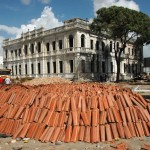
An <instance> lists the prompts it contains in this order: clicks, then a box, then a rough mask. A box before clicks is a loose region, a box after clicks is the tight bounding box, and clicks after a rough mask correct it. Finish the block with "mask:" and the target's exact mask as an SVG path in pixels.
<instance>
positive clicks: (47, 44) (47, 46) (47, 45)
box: [46, 43, 49, 52]
mask: <svg viewBox="0 0 150 150" xmlns="http://www.w3.org/2000/svg"><path fill="white" fill-rule="evenodd" d="M46 49H47V52H49V43H46Z"/></svg>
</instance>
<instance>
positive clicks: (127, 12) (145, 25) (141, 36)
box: [90, 6, 150, 44]
mask: <svg viewBox="0 0 150 150" xmlns="http://www.w3.org/2000/svg"><path fill="white" fill-rule="evenodd" d="M90 28H91V30H92V31H93V32H95V33H96V34H98V35H105V36H106V35H107V36H109V37H111V38H112V39H114V40H116V39H120V41H121V42H122V44H126V43H127V42H128V41H130V40H132V39H134V40H135V41H136V40H137V41H139V42H140V44H143V43H145V42H147V41H149V40H150V18H149V16H148V15H146V14H144V13H142V12H138V11H135V10H131V9H128V8H124V7H117V6H112V7H109V8H102V9H99V10H98V11H97V17H96V18H94V20H93V22H92V24H91V25H90Z"/></svg>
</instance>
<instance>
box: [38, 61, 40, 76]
mask: <svg viewBox="0 0 150 150" xmlns="http://www.w3.org/2000/svg"><path fill="white" fill-rule="evenodd" d="M38 74H41V64H40V63H38Z"/></svg>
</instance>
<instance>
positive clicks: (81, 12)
mask: <svg viewBox="0 0 150 150" xmlns="http://www.w3.org/2000/svg"><path fill="white" fill-rule="evenodd" d="M112 5H117V6H124V7H128V8H130V9H135V10H138V11H142V12H144V13H146V14H147V15H149V16H150V1H149V0H1V5H0V55H2V48H1V45H2V40H3V39H5V38H15V37H19V35H20V33H22V32H26V31H27V30H28V29H29V30H33V29H34V27H36V28H39V27H41V26H43V27H45V28H46V29H50V28H53V27H57V26H61V25H63V21H64V20H67V19H71V18H75V17H79V18H82V19H86V18H88V19H89V20H91V19H92V18H94V17H95V12H96V10H97V9H99V8H102V7H109V6H112ZM144 49H145V55H146V56H149V57H150V46H149V47H146V48H144ZM148 49H149V51H148Z"/></svg>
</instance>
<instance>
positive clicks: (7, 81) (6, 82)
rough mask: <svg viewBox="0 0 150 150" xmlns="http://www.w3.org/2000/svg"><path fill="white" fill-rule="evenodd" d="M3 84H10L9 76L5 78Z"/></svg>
mask: <svg viewBox="0 0 150 150" xmlns="http://www.w3.org/2000/svg"><path fill="white" fill-rule="evenodd" d="M5 84H7V85H9V84H11V80H10V78H9V77H6V78H5Z"/></svg>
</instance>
